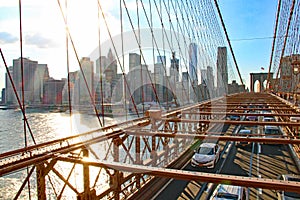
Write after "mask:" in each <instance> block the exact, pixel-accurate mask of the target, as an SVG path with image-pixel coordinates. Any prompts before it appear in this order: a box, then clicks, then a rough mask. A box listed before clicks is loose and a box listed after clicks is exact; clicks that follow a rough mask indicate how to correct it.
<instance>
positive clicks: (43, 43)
mask: <svg viewBox="0 0 300 200" xmlns="http://www.w3.org/2000/svg"><path fill="white" fill-rule="evenodd" d="M25 42H26V44H28V45H34V46H37V47H38V48H50V47H56V44H55V42H54V41H52V40H51V39H49V38H46V37H44V36H42V35H41V34H39V33H35V34H33V35H26V36H25Z"/></svg>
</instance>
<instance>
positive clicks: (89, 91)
mask: <svg viewBox="0 0 300 200" xmlns="http://www.w3.org/2000/svg"><path fill="white" fill-rule="evenodd" d="M57 3H58V5H59V8H60V11H61V14H62V17H63V19H64V23H65V26H66V31H67V33H68V36H69V39H70V42H71V44H72V47H73V50H74V53H75V56H76V60H77V62H78V65H79V68H80V71H81V73H82V77H83V80H84V83H85V86H86V89H87V92H88V94H89V97H90V100H91V102H92V105H93V108H94V111H95V113H96V115H97V119H98V122H99V124H100V127H103V124H102V122H101V120H100V117H99V114H98V111H97V108H96V105H95V100H94V99H95V98H93V96H92V93H91V90H90V88H89V86H88V83H87V80H86V77H85V73H84V71H83V69H82V64H81V62H80V60H79V56H78V53H77V51H76V48H75V44H74V41H73V39H72V36H71V33H70V31H69V28H68V24H67V21H66V17H65V15H64V13H63V10H62V6H61V4H60V1H59V0H57Z"/></svg>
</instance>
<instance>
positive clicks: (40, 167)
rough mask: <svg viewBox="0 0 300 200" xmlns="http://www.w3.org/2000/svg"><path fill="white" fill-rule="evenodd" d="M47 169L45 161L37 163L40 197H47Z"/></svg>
mask: <svg viewBox="0 0 300 200" xmlns="http://www.w3.org/2000/svg"><path fill="white" fill-rule="evenodd" d="M45 176H46V170H45V166H44V163H41V164H37V165H36V181H37V193H38V194H37V195H38V199H46V179H45Z"/></svg>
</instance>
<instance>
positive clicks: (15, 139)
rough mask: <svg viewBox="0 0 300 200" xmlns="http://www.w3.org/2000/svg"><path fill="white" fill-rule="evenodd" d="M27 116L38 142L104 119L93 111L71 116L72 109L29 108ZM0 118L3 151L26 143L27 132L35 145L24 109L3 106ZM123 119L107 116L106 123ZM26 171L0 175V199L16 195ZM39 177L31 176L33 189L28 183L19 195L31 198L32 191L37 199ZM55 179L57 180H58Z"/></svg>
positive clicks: (29, 141) (90, 127)
mask: <svg viewBox="0 0 300 200" xmlns="http://www.w3.org/2000/svg"><path fill="white" fill-rule="evenodd" d="M26 118H27V120H28V124H29V127H30V130H31V132H32V135H33V136H34V139H35V141H36V143H37V144H39V143H43V142H46V141H51V140H54V139H58V138H63V137H67V136H70V135H75V134H78V133H82V132H86V131H90V130H93V129H98V128H100V123H99V121H98V119H97V117H96V115H92V114H85V115H83V114H73V115H72V117H70V114H68V113H60V112H48V111H43V110H38V109H27V110H26ZM0 120H1V121H0V124H1V126H0V137H1V139H0V153H4V152H8V151H12V150H15V149H19V148H23V147H25V135H26V142H27V145H28V146H30V145H33V140H32V138H31V135H30V131H29V129H28V127H27V126H26V131H25V130H24V120H23V115H22V113H21V111H20V110H14V109H7V110H0ZM119 120H121V119H113V118H105V123H106V124H113V123H117V121H119ZM58 167H59V168H65V169H69V168H70V166H64V165H63V166H62V165H60V166H58ZM26 175H27V171H26V169H25V170H21V171H19V172H16V173H13V174H9V175H6V176H2V177H0V199H1V200H2V199H5V200H6V199H13V198H14V197H15V194H16V193H17V191H18V189H19V188H20V186H21V184H22V183H23V180H24V179H25V177H26ZM72 178H73V179H74V180H73V181H74V182H75V183H76V181H77V182H78V181H79V182H81V180H82V179H81V178H80V177H79V178H78V177H72ZM35 181H36V180H35V175H34V176H33V177H32V178H31V179H30V185H31V186H30V187H31V189H30V190H28V187H27V186H26V187H25V188H24V189H23V190H22V193H21V195H20V198H19V199H29V194H30V196H32V198H31V199H36V189H35V185H36V183H35ZM53 181H54V182H55V180H53ZM78 184H79V183H78ZM79 185H80V184H79ZM49 187H50V186H49ZM99 187H102V186H99ZM66 193H68V192H66ZM48 195H49V196H48V197H47V198H49V199H55V196H54V195H53V194H48ZM64 198H65V199H76V196H74V195H70V196H68V195H66V196H64ZM64 198H63V199H64Z"/></svg>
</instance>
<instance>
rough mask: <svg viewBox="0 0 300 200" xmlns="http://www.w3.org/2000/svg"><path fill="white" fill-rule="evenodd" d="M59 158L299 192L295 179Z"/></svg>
mask: <svg viewBox="0 0 300 200" xmlns="http://www.w3.org/2000/svg"><path fill="white" fill-rule="evenodd" d="M60 160H62V161H65V162H72V163H78V164H86V165H89V166H94V167H105V168H111V169H115V170H118V171H125V172H131V173H135V174H148V175H151V176H158V177H166V178H174V179H179V180H189V181H201V182H208V183H216V184H218V183H225V184H226V183H227V184H230V185H240V186H245V187H253V188H263V189H272V190H284V191H291V192H299V189H300V183H299V182H295V181H281V180H275V179H265V178H264V179H262V178H253V177H243V176H231V175H221V174H213V173H204V172H194V171H186V170H178V169H167V168H159V167H149V166H142V165H134V164H126V163H118V162H108V161H97V162H95V161H91V162H88V161H82V160H78V159H74V158H67V157H61V158H60Z"/></svg>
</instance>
